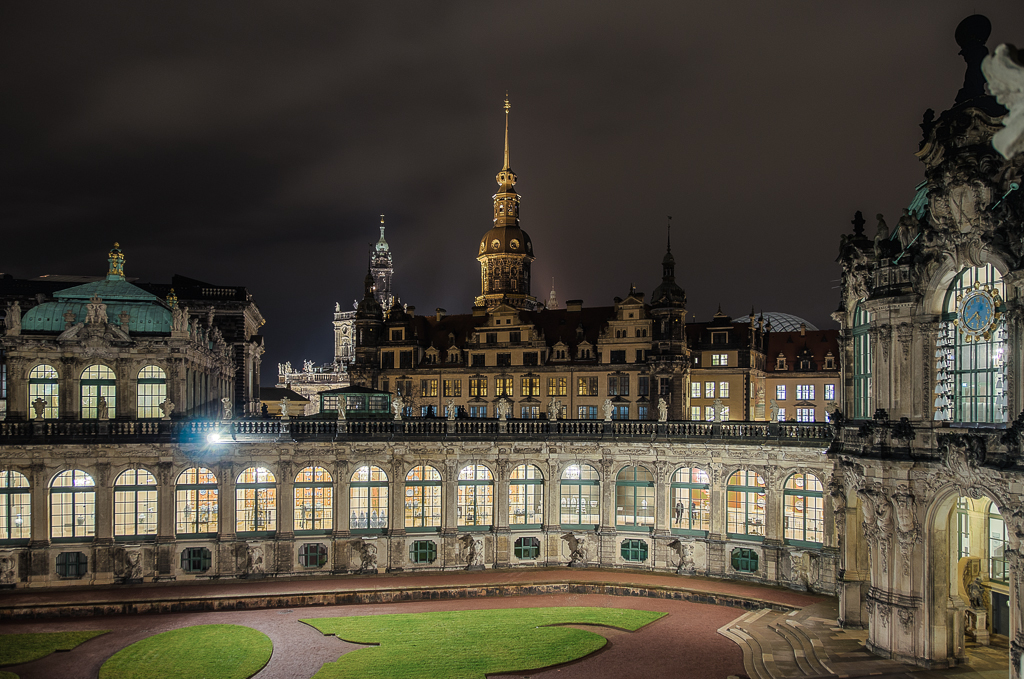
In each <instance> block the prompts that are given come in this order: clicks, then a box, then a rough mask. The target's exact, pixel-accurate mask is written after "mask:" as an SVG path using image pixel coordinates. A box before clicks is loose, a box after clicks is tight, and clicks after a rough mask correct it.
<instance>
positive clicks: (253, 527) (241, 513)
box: [235, 467, 277, 533]
mask: <svg viewBox="0 0 1024 679" xmlns="http://www.w3.org/2000/svg"><path fill="white" fill-rule="evenodd" d="M276 530H277V478H275V477H274V475H273V474H272V473H271V472H270V470H268V469H267V468H265V467H249V468H248V469H246V470H245V471H243V472H242V473H241V474H239V475H238V478H237V479H236V480H235V532H237V533H270V532H274V531H276Z"/></svg>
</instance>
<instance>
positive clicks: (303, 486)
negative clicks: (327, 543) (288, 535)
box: [294, 467, 334, 533]
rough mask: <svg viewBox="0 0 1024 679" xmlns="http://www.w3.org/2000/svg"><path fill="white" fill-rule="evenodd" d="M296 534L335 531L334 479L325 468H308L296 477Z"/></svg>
mask: <svg viewBox="0 0 1024 679" xmlns="http://www.w3.org/2000/svg"><path fill="white" fill-rule="evenodd" d="M294 511H295V532H296V533H305V532H318V533H327V532H330V531H331V530H333V529H334V478H333V477H332V476H331V474H330V472H328V471H327V470H326V469H324V468H323V467H306V468H305V469H303V470H302V471H300V472H299V473H298V474H297V475H296V476H295V510H294Z"/></svg>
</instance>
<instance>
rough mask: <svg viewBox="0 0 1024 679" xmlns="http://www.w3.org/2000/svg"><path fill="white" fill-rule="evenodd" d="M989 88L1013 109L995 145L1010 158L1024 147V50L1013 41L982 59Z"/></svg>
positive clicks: (998, 134)
mask: <svg viewBox="0 0 1024 679" xmlns="http://www.w3.org/2000/svg"><path fill="white" fill-rule="evenodd" d="M981 71H982V73H984V74H985V79H986V80H988V91H989V92H990V93H991V94H992V95H993V96H994V97H995V98H996V100H997V101H999V103H1000V104H1002V105H1003V106H1005V107H1006V108H1007V109H1009V111H1010V112H1009V114H1007V115H1006V117H1005V118H1003V119H1002V123H1003V129H1001V130H999V131H998V132H996V133H995V134H994V135H993V136H992V147H993V148H994V149H995V150H996V151H999V153H1000V154H1002V156H1003V157H1004V158H1006V159H1007V160H1009V159H1011V158H1013V157H1014V156H1015V155H1017V154H1018V153H1020V152H1021V151H1022V150H1024V54H1022V53H1021V51H1020V50H1017V49H1015V48H1014V47H1013V45H999V46H998V47H996V49H995V51H994V52H993V53H992V54H991V55H989V56H987V57H985V58H984V59H983V60H982V62H981Z"/></svg>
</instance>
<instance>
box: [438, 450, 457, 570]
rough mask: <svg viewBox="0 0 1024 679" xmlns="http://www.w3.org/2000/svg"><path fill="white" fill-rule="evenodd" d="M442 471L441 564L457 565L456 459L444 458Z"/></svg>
mask: <svg viewBox="0 0 1024 679" xmlns="http://www.w3.org/2000/svg"><path fill="white" fill-rule="evenodd" d="M439 471H440V472H441V478H442V479H443V481H442V483H441V555H440V556H441V566H442V567H444V566H452V565H456V564H457V563H458V561H459V545H458V541H457V540H458V536H459V525H458V508H457V502H456V500H457V493H458V489H459V466H458V464H457V461H456V460H451V459H449V460H444V467H443V468H441V469H440V470H439Z"/></svg>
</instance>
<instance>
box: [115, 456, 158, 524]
mask: <svg viewBox="0 0 1024 679" xmlns="http://www.w3.org/2000/svg"><path fill="white" fill-rule="evenodd" d="M143 475H144V476H143ZM140 477H141V478H142V481H140ZM122 480H123V481H122ZM129 481H132V482H131V483H129ZM157 485H158V484H157V481H156V476H154V475H153V474H152V473H151V472H150V471H149V470H147V469H143V468H141V467H136V468H132V469H125V470H124V471H123V472H121V473H120V474H118V475H117V478H116V479H114V488H113V491H114V539H115V540H132V541H135V540H139V539H142V540H146V541H153V540H156V535H157V533H158V532H159V529H160V516H159V513H160V506H159V501H158V491H157ZM143 493H145V494H146V498H145V499H143V500H142V502H143V503H145V504H144V507H142V508H143V509H144V511H142V512H140V511H139V509H140V498H139V495H140V494H143ZM129 508H130V511H128V510H129ZM150 514H152V516H153V521H152V524H151V528H152V530H150V531H149V532H139V524H140V523H141V522H140V517H142V516H148V515H150ZM126 518H127V519H128V520H124V519H126ZM129 527H130V528H131V529H132V532H128V530H127V529H128V528H129Z"/></svg>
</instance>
